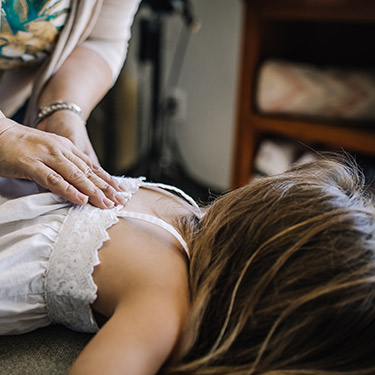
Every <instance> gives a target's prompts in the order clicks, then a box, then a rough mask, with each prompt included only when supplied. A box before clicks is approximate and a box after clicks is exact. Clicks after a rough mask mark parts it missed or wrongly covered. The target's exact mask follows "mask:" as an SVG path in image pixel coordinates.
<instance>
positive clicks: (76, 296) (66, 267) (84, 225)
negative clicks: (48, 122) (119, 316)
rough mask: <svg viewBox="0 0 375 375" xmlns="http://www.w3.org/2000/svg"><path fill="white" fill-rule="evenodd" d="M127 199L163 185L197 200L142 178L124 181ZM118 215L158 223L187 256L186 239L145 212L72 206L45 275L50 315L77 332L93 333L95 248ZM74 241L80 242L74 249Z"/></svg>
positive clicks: (120, 208) (101, 241)
mask: <svg viewBox="0 0 375 375" xmlns="http://www.w3.org/2000/svg"><path fill="white" fill-rule="evenodd" d="M125 182H126V186H127V189H126V190H127V192H126V193H123V194H124V195H125V196H126V197H127V198H128V200H129V199H130V198H131V196H132V194H134V193H136V192H137V190H138V189H139V187H140V186H143V187H148V188H153V187H162V188H164V189H167V190H173V191H177V192H178V193H179V194H181V195H183V196H184V197H185V198H186V199H187V200H189V202H191V203H192V204H193V205H195V206H196V203H195V202H194V201H193V200H192V199H191V198H190V197H189V196H187V195H186V194H185V193H183V192H182V191H180V190H179V189H176V188H174V187H171V186H167V185H163V184H152V183H146V182H144V179H143V178H137V179H131V178H127V179H126V180H125ZM118 217H128V218H134V219H139V220H144V221H147V222H150V223H153V224H155V225H158V226H160V227H162V228H164V229H165V230H167V231H168V232H169V233H171V234H172V235H173V236H174V237H175V238H176V239H177V240H178V241H179V242H180V244H181V245H182V247H183V248H184V249H185V251H186V253H187V255H188V256H189V251H188V248H187V245H186V242H185V241H184V240H183V238H182V237H181V235H180V234H179V233H178V232H177V231H176V230H175V229H174V228H173V227H172V226H171V225H170V224H168V223H166V222H165V221H163V220H161V219H159V218H157V217H154V216H151V215H146V214H141V213H137V212H131V211H127V210H126V209H125V208H123V207H117V208H114V209H112V210H104V211H103V210H100V209H98V208H95V207H93V206H90V205H86V206H83V207H72V208H71V209H70V211H69V214H68V216H67V218H66V220H65V222H64V225H63V228H62V230H61V232H60V236H59V238H58V241H57V243H56V246H55V249H54V251H53V253H52V255H51V258H50V266H49V269H48V271H47V274H46V298H47V306H48V309H49V314H50V317H51V319H52V320H53V321H55V322H57V323H61V324H64V325H65V326H68V327H69V328H72V329H74V330H77V331H84V332H96V331H97V330H98V326H97V324H96V322H95V320H94V318H93V314H92V310H91V308H90V305H91V304H92V303H93V302H94V301H95V299H96V292H97V287H96V285H95V284H94V281H93V279H92V273H93V270H94V267H95V266H96V265H98V264H99V258H98V250H99V249H100V248H101V247H102V245H103V242H104V241H106V240H107V239H109V237H108V234H107V231H106V229H108V228H109V227H110V226H112V225H113V224H115V223H116V222H117V221H118V220H119V219H118ZM77 243H80V244H81V247H80V249H79V251H77Z"/></svg>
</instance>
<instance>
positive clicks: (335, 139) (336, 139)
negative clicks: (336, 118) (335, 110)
mask: <svg viewBox="0 0 375 375" xmlns="http://www.w3.org/2000/svg"><path fill="white" fill-rule="evenodd" d="M252 122H253V126H254V128H255V130H256V131H258V132H259V133H271V134H279V135H282V136H285V137H289V138H293V139H298V140H300V141H306V142H312V143H323V144H326V145H328V146H333V147H337V146H339V147H342V148H344V149H348V150H351V151H357V152H360V153H364V154H369V155H375V132H374V131H371V130H370V129H358V128H354V127H344V126H339V125H332V124H330V123H324V122H307V121H300V120H284V119H280V118H274V117H267V116H262V115H254V117H253V119H252Z"/></svg>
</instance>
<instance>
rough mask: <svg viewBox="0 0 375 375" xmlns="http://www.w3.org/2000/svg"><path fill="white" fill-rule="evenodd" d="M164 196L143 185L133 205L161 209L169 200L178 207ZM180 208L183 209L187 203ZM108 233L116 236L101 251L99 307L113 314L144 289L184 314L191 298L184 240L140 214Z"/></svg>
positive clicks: (142, 209)
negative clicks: (138, 216)
mask: <svg viewBox="0 0 375 375" xmlns="http://www.w3.org/2000/svg"><path fill="white" fill-rule="evenodd" d="M163 199H164V197H163V195H161V194H157V193H155V192H148V191H146V192H145V191H140V194H138V193H137V194H136V195H135V196H134V199H132V200H131V201H130V202H129V203H130V204H129V207H128V206H127V209H129V210H131V211H138V212H144V213H147V214H155V210H157V209H158V207H159V206H162V207H165V205H166V203H167V204H171V207H173V204H174V203H173V200H172V201H169V200H168V199H169V198H168V197H167V198H166V199H167V200H166V201H163ZM177 210H182V211H181V212H183V210H184V208H183V207H182V208H181V207H177ZM179 213H180V212H179ZM108 234H109V237H110V240H109V241H107V242H106V243H105V244H104V246H103V247H102V249H101V250H100V251H99V258H100V262H101V263H100V265H99V266H97V267H96V268H95V270H94V274H93V277H94V281H95V283H96V285H97V286H98V298H97V300H96V301H95V303H94V305H93V308H94V309H95V310H96V311H98V312H99V313H101V314H103V315H105V316H107V317H109V316H111V315H112V314H113V313H114V310H115V308H116V306H118V305H119V304H121V303H123V301H128V300H130V299H133V298H134V297H137V294H138V293H142V294H145V293H150V294H151V293H152V294H153V295H158V296H159V298H161V299H169V300H170V301H171V302H170V305H171V304H174V308H175V310H176V313H178V314H181V315H183V314H184V311H185V310H186V308H187V304H188V301H189V291H188V271H187V259H186V255H185V254H184V252H183V250H182V248H181V246H180V244H179V243H178V241H177V240H176V239H175V238H174V237H173V236H172V235H171V234H170V233H168V232H167V231H165V230H164V229H162V228H159V227H157V226H155V225H153V224H150V223H147V222H143V221H140V220H134V219H120V221H119V223H118V224H116V225H114V226H113V227H112V228H110V229H109V230H108ZM171 307H172V306H171Z"/></svg>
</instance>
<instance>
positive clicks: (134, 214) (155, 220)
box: [117, 211, 190, 259]
mask: <svg viewBox="0 0 375 375" xmlns="http://www.w3.org/2000/svg"><path fill="white" fill-rule="evenodd" d="M117 216H119V217H122V218H130V219H137V220H143V221H146V222H148V223H151V224H154V225H157V226H158V227H160V228H163V229H165V230H166V231H167V232H169V233H170V234H171V235H172V236H174V237H175V238H176V240H177V241H178V242H179V243H180V244H181V246H182V247H183V249H184V250H185V253H186V255H187V257H188V258H189V259H190V252H189V249H188V247H187V244H186V242H185V240H184V239H183V238H182V236H181V234H180V233H178V232H177V230H176V229H174V228H173V226H172V225H170V224H168V223H167V222H165V221H164V220H162V219H159V218H158V217H155V216H151V215H148V214H142V213H139V212H132V211H119V212H118V213H117Z"/></svg>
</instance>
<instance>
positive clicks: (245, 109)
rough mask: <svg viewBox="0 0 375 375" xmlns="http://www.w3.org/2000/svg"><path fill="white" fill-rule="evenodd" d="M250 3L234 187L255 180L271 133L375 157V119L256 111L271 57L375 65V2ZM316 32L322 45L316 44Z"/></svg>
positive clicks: (299, 0) (287, 0)
mask: <svg viewBox="0 0 375 375" xmlns="http://www.w3.org/2000/svg"><path fill="white" fill-rule="evenodd" d="M244 1H245V21H244V28H243V41H242V58H241V67H240V75H239V94H238V110H237V132H236V140H235V142H236V143H235V147H234V158H233V162H234V163H233V177H232V187H237V186H240V185H243V184H245V183H247V181H248V180H249V178H250V176H251V174H252V172H253V161H254V157H255V153H256V151H257V147H258V143H259V140H260V139H261V138H262V137H264V136H266V135H269V136H281V137H287V138H289V139H291V140H294V141H297V142H301V143H305V144H308V145H313V146H314V145H316V144H320V145H323V146H326V147H327V149H332V148H333V149H342V150H345V151H348V152H357V153H362V154H366V155H370V156H375V123H374V122H372V123H366V124H365V125H363V124H362V123H361V122H359V123H358V124H355V123H354V122H348V121H344V120H342V121H340V120H339V119H335V120H332V122H330V121H328V120H318V119H311V118H309V119H303V118H287V117H286V116H276V115H272V116H271V115H265V114H260V113H258V112H257V111H256V109H255V107H256V106H255V101H256V100H255V98H256V93H255V90H256V84H257V72H258V69H259V66H260V65H261V64H262V62H263V61H264V60H266V59H267V58H274V57H276V58H277V57H280V58H283V59H288V57H290V59H291V60H293V58H296V59H297V61H298V59H300V60H303V61H306V62H310V61H311V63H318V64H319V63H321V64H325V63H327V64H334V63H340V64H342V65H346V64H347V65H352V66H358V65H360V64H364V65H366V66H375V56H374V55H373V53H372V52H369V51H370V50H371V48H370V47H369V44H368V43H369V40H372V39H373V38H372V37H375V1H373V0H244ZM337 27H339V29H338V28H337ZM295 28H297V29H296V30H294V29H295ZM315 33H317V35H319V36H318V43H315V42H314V36H315ZM361 33H362V34H365V35H362V34H361ZM369 33H370V34H371V35H368V34H369ZM361 35H362V36H363V37H361ZM370 37H371V38H370Z"/></svg>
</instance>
